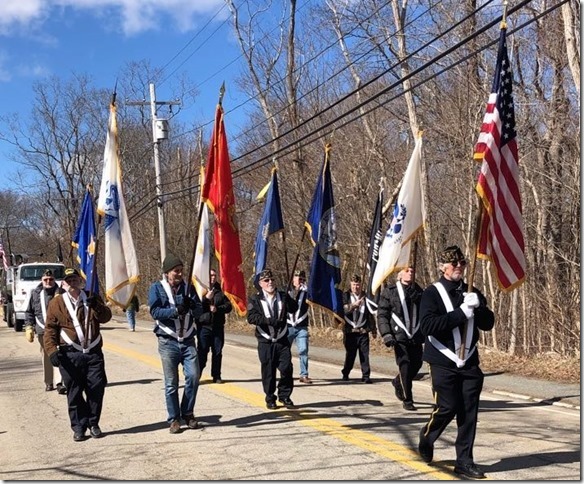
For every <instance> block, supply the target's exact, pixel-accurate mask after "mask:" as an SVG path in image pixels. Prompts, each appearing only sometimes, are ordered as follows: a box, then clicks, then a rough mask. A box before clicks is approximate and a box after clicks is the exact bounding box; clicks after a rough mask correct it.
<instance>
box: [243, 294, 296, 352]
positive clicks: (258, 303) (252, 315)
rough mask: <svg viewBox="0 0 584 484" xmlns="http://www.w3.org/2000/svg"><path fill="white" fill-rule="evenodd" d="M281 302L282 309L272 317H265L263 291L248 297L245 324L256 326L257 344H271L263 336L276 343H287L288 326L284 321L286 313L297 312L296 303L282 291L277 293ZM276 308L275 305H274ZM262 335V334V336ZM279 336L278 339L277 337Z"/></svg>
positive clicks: (286, 316)
mask: <svg viewBox="0 0 584 484" xmlns="http://www.w3.org/2000/svg"><path fill="white" fill-rule="evenodd" d="M277 293H278V294H279V295H280V300H281V301H282V308H281V310H280V311H279V312H278V311H277V308H273V309H276V311H275V313H278V314H274V316H273V317H266V315H265V313H264V308H263V305H262V301H265V300H266V298H265V296H264V291H260V292H258V293H257V294H254V295H253V296H250V297H249V299H248V304H247V322H248V323H249V324H253V325H255V326H256V331H255V335H256V338H257V339H258V342H259V343H271V342H272V341H271V340H270V339H268V338H266V337H265V336H264V335H263V334H266V335H268V336H271V337H272V338H276V342H278V343H285V344H289V343H288V324H287V323H286V320H287V318H288V313H294V312H296V311H297V310H298V304H297V303H296V301H295V300H294V299H293V298H292V297H290V296H289V295H288V294H286V293H285V292H284V291H277ZM274 306H276V304H274ZM262 333H263V334H262ZM278 335H279V336H280V337H279V338H278V337H277V336H278Z"/></svg>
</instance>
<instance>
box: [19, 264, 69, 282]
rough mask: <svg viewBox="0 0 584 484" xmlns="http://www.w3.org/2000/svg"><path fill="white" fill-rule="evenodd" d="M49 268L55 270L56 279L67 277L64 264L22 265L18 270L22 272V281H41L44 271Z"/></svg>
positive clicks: (20, 276)
mask: <svg viewBox="0 0 584 484" xmlns="http://www.w3.org/2000/svg"><path fill="white" fill-rule="evenodd" d="M47 269H51V270H52V271H53V276H54V277H55V279H63V277H65V268H64V267H63V266H51V265H42V266H25V267H21V268H20V270H19V271H18V272H19V273H20V274H19V279H20V280H21V281H40V280H41V278H42V277H43V273H44V272H45V271H46V270H47Z"/></svg>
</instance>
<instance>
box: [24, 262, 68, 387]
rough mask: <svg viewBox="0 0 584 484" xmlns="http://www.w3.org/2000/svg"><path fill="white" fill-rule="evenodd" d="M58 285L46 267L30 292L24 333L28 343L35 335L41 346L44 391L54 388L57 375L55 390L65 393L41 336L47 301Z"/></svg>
mask: <svg viewBox="0 0 584 484" xmlns="http://www.w3.org/2000/svg"><path fill="white" fill-rule="evenodd" d="M58 290H59V286H58V285H57V283H56V282H55V277H54V275H53V271H52V270H51V269H47V270H46V271H45V272H44V273H43V276H42V278H41V283H40V284H39V285H38V286H37V287H35V288H34V289H33V290H32V292H31V294H30V301H29V303H28V308H27V309H26V313H25V328H24V330H25V335H26V339H27V341H28V342H29V343H32V342H33V341H34V335H35V334H36V335H37V339H38V342H39V344H40V347H41V355H42V360H43V374H44V379H45V391H47V392H50V391H53V390H54V389H55V386H54V378H55V376H56V375H58V380H59V381H58V383H57V391H58V392H59V394H60V395H66V394H67V388H65V385H63V378H62V376H61V373H60V371H57V372H55V371H54V369H53V365H52V364H51V360H50V359H49V355H48V354H47V352H46V351H45V345H44V342H43V337H44V334H45V323H46V321H47V307H48V306H49V301H50V300H51V299H53V297H55V294H57V292H58Z"/></svg>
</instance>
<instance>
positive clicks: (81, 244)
mask: <svg viewBox="0 0 584 484" xmlns="http://www.w3.org/2000/svg"><path fill="white" fill-rule="evenodd" d="M95 239H96V225H95V209H94V207H93V198H92V196H91V192H90V191H89V189H87V191H86V192H85V198H84V199H83V206H82V207H81V216H80V217H79V222H78V223H77V229H76V230H75V235H74V236H73V242H71V245H72V246H73V247H75V248H76V249H77V262H78V263H79V269H80V272H81V275H82V276H83V278H84V279H85V289H86V290H87V291H89V289H90V288H91V279H92V277H93V258H94V257H95ZM92 289H93V292H94V293H99V282H98V280H97V273H96V274H95V281H94V282H93V288H92Z"/></svg>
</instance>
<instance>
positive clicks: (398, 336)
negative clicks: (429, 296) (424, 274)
mask: <svg viewBox="0 0 584 484" xmlns="http://www.w3.org/2000/svg"><path fill="white" fill-rule="evenodd" d="M396 284H401V282H399V281H398V282H396ZM396 284H394V285H392V286H388V287H386V288H385V289H384V290H383V292H382V293H381V297H380V298H379V305H378V307H377V327H378V328H379V334H380V335H381V337H382V338H383V342H384V343H385V342H387V340H390V339H394V340H395V341H398V342H400V343H406V342H412V343H415V344H422V343H423V342H424V336H423V335H422V333H421V331H420V330H419V329H418V331H416V332H415V333H414V334H413V337H412V338H410V337H408V335H407V333H406V332H405V331H404V330H403V329H402V328H401V327H400V326H398V325H397V324H396V323H395V321H394V320H393V319H392V317H391V315H392V313H395V315H396V316H397V317H398V318H399V319H400V320H401V321H402V322H403V323H404V324H406V321H405V319H404V311H403V307H402V304H401V301H400V299H399V293H398V290H397V286H396ZM402 287H403V289H404V296H405V300H406V305H407V308H408V313H409V315H410V318H413V308H414V306H416V307H417V314H418V318H417V319H418V321H419V320H420V299H421V297H422V292H423V290H422V288H421V287H420V285H419V284H417V283H414V284H413V285H412V284H410V285H409V286H404V285H403V284H402ZM418 321H411V323H412V326H415V324H416V323H417V322H418ZM410 333H411V331H410Z"/></svg>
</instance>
